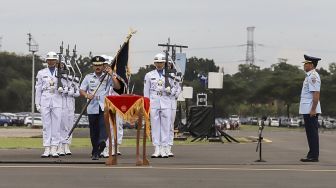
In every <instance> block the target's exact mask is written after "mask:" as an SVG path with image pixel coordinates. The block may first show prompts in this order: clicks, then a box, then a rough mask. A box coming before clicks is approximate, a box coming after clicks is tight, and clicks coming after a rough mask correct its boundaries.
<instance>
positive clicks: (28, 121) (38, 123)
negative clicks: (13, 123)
mask: <svg viewBox="0 0 336 188" xmlns="http://www.w3.org/2000/svg"><path fill="white" fill-rule="evenodd" d="M24 124H25V125H26V126H27V127H32V128H42V118H41V117H34V125H32V117H31V116H28V117H26V118H25V120H24Z"/></svg>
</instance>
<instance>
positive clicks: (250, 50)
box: [245, 26, 255, 65]
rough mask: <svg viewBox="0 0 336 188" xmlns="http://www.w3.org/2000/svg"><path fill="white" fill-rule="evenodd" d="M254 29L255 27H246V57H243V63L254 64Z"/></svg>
mask: <svg viewBox="0 0 336 188" xmlns="http://www.w3.org/2000/svg"><path fill="white" fill-rule="evenodd" d="M254 29H255V27H253V26H252V27H247V43H246V47H247V48H246V58H245V63H246V64H250V65H254V60H255V57H254V50H255V49H254V47H255V43H254V39H253V38H254V37H253V36H254Z"/></svg>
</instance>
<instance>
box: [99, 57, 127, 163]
mask: <svg viewBox="0 0 336 188" xmlns="http://www.w3.org/2000/svg"><path fill="white" fill-rule="evenodd" d="M101 56H102V57H103V58H105V63H104V65H105V66H110V64H111V62H112V60H113V57H111V56H107V55H101ZM109 95H112V96H116V95H119V94H118V93H117V92H115V91H114V90H113V88H112V87H111V88H110V92H109ZM116 124H117V136H118V137H117V138H118V140H117V142H118V145H117V154H118V155H121V152H120V150H119V146H120V145H121V143H122V139H123V135H124V129H123V119H122V117H120V116H119V115H118V114H117V115H116ZM110 130H111V135H112V138H113V135H114V132H113V129H112V126H111V129H110ZM109 144H110V143H109V139H106V147H105V149H104V151H103V152H102V153H101V156H102V157H104V158H108V157H109V150H108V147H109ZM115 153H116V152H115V149H114V139H112V155H115Z"/></svg>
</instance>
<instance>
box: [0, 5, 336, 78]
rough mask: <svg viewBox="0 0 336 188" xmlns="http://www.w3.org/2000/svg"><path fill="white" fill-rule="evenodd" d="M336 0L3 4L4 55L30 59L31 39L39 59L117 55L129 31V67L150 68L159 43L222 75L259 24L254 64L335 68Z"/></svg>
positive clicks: (234, 65)
mask: <svg viewBox="0 0 336 188" xmlns="http://www.w3.org/2000/svg"><path fill="white" fill-rule="evenodd" d="M335 7H336V1H334V0H319V1H317V0H207V1H205V0H169V1H168V0H166V1H163V0H122V1H120V0H119V1H116V0H57V1H56V0H55V1H52V0H0V36H1V37H2V48H1V50H2V51H10V52H16V53H19V54H27V53H29V52H28V46H27V45H26V42H27V41H28V36H27V33H29V32H30V33H32V35H33V37H34V39H35V40H36V41H37V42H38V44H39V48H40V50H39V51H38V52H37V54H38V55H41V56H44V55H45V54H46V53H47V52H48V51H56V52H57V51H59V45H60V43H61V41H64V43H65V44H70V47H71V48H72V47H73V45H74V44H77V50H78V53H79V54H82V55H85V56H88V54H89V52H90V51H92V52H93V54H94V55H100V54H107V55H112V56H113V55H114V54H115V52H116V51H117V50H118V48H119V46H120V45H121V44H122V43H123V41H124V39H125V36H126V35H127V33H128V30H129V28H133V29H136V30H137V31H138V33H137V34H136V35H134V37H133V38H132V39H131V47H130V55H131V59H130V62H129V64H130V67H131V70H132V72H136V71H137V69H138V68H139V67H142V66H145V65H147V64H151V63H152V62H153V57H154V55H155V54H156V53H158V52H160V51H162V48H161V47H158V46H157V44H158V43H165V42H167V39H168V37H170V39H171V42H172V43H174V44H183V45H187V46H189V48H188V49H186V50H184V52H186V53H187V56H188V57H191V56H196V57H198V58H209V59H213V60H214V61H215V63H216V65H218V66H220V67H224V71H225V73H229V74H232V73H235V72H237V67H238V64H241V63H243V62H239V60H244V59H245V54H246V46H240V47H239V45H243V44H245V43H246V40H247V30H246V28H247V27H248V26H254V27H255V32H254V39H255V42H256V43H257V44H262V45H263V46H260V45H257V46H256V51H255V56H256V58H257V59H258V60H260V61H256V63H255V64H256V65H258V66H261V67H262V68H265V67H270V65H271V64H274V63H276V62H277V61H278V58H287V59H288V63H290V64H293V65H300V66H301V63H300V62H302V60H303V54H304V53H306V54H308V55H312V56H317V57H321V58H322V61H321V62H320V65H321V66H322V67H324V68H328V64H329V63H330V62H336V37H335V34H336V24H335V19H336V11H335Z"/></svg>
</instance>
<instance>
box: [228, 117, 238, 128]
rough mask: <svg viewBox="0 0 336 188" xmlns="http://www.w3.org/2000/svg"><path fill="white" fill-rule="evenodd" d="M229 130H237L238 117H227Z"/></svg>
mask: <svg viewBox="0 0 336 188" xmlns="http://www.w3.org/2000/svg"><path fill="white" fill-rule="evenodd" d="M229 124H230V129H239V126H240V120H239V116H238V115H231V116H230V117H229Z"/></svg>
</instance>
